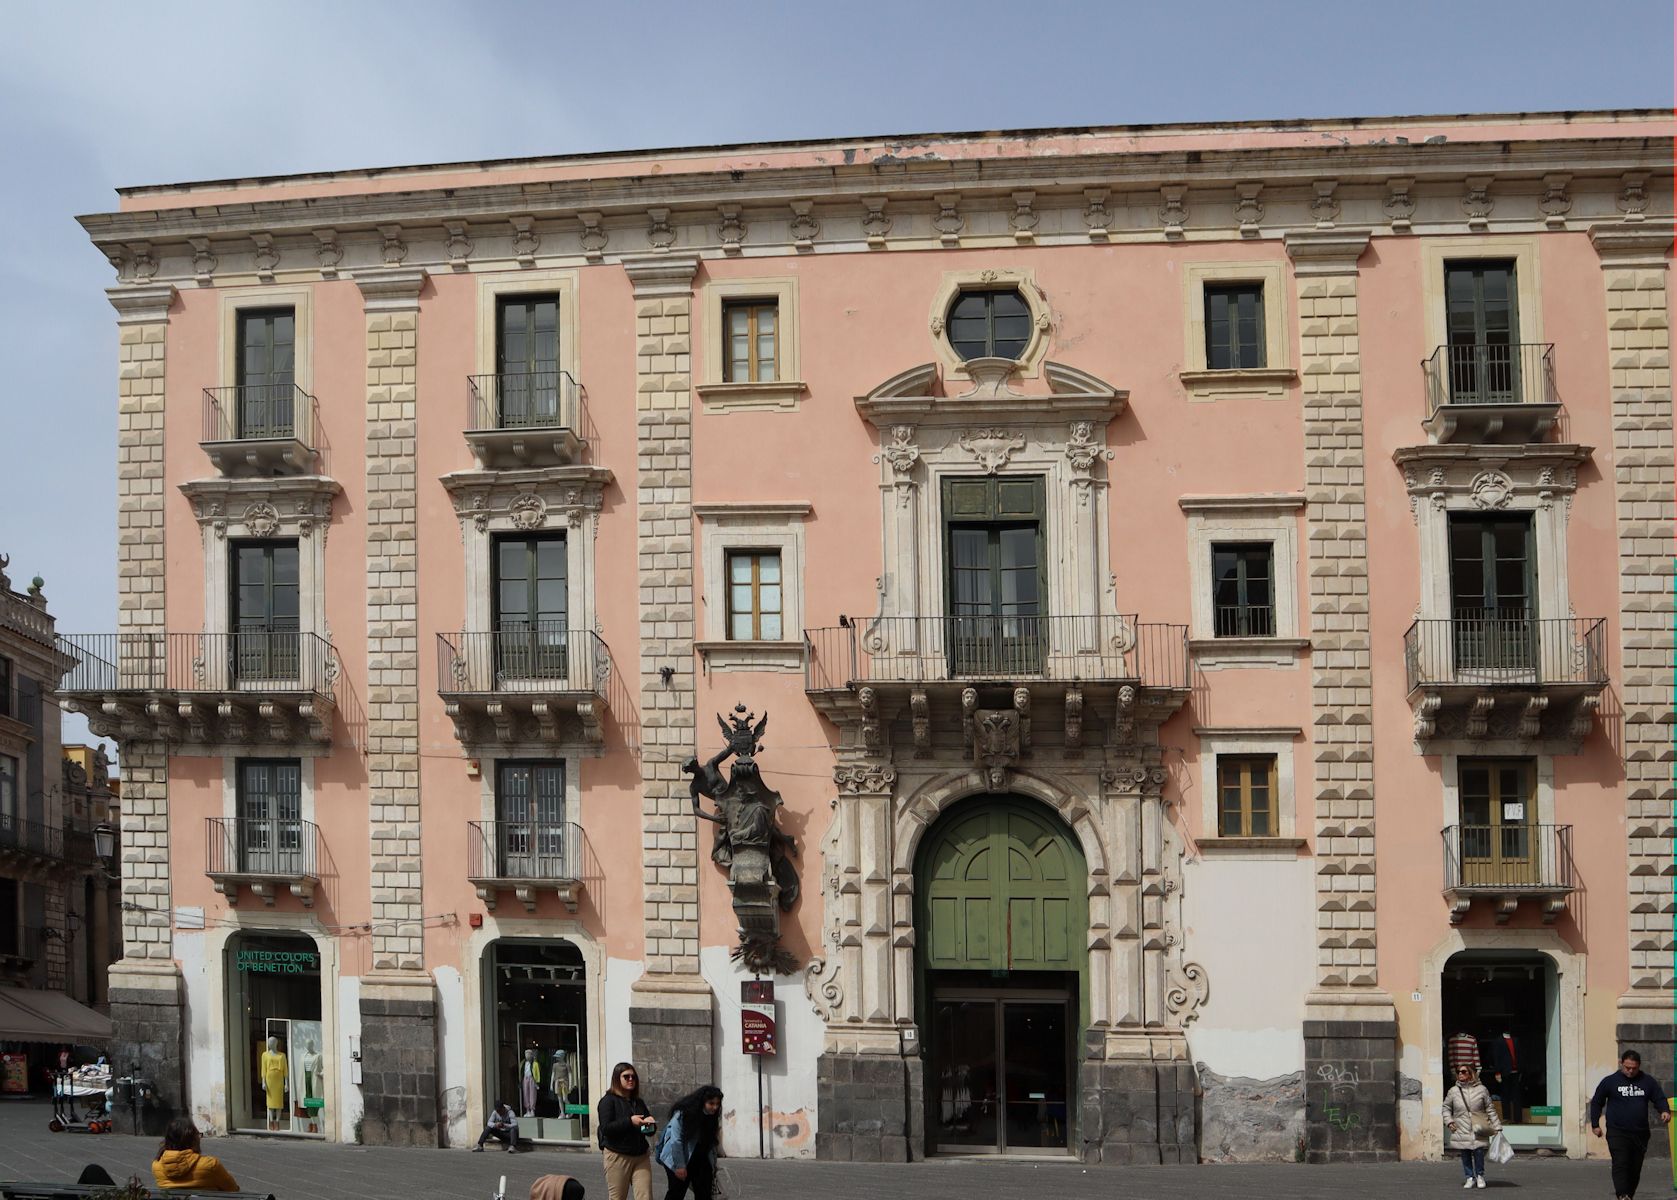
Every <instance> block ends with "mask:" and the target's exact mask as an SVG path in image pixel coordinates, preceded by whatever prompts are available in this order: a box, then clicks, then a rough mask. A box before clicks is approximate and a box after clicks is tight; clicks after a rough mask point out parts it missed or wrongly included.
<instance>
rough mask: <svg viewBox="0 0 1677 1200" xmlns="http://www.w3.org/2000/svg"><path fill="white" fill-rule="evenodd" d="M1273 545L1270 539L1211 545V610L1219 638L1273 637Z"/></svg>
mask: <svg viewBox="0 0 1677 1200" xmlns="http://www.w3.org/2000/svg"><path fill="white" fill-rule="evenodd" d="M1274 560H1275V548H1274V546H1272V545H1271V544H1270V543H1269V542H1242V543H1230V544H1214V545H1213V546H1212V547H1211V580H1212V585H1211V586H1212V589H1213V595H1212V600H1211V603H1212V610H1213V613H1214V616H1215V620H1216V631H1217V636H1218V637H1274V636H1275V590H1274V583H1275V580H1274V574H1275V568H1274Z"/></svg>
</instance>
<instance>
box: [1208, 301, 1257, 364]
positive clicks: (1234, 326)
mask: <svg viewBox="0 0 1677 1200" xmlns="http://www.w3.org/2000/svg"><path fill="white" fill-rule="evenodd" d="M1253 292H1255V293H1256V294H1257V303H1256V304H1255V305H1254V306H1253V316H1252V323H1253V329H1252V335H1253V336H1252V338H1251V342H1252V345H1251V349H1252V352H1253V354H1254V357H1255V358H1256V359H1257V361H1255V362H1243V361H1240V359H1241V357H1242V351H1243V349H1244V348H1246V345H1247V338H1246V337H1245V336H1244V331H1243V330H1242V329H1241V322H1242V320H1243V318H1242V317H1241V316H1240V314H1239V313H1238V311H1236V312H1233V313H1232V314H1231V315H1230V316H1229V317H1227V318H1226V320H1227V322H1228V338H1227V344H1226V345H1223V346H1218V345H1217V343H1216V340H1215V337H1214V331H1215V322H1214V320H1213V315H1212V308H1213V304H1214V302H1215V301H1216V300H1217V299H1218V298H1219V297H1222V298H1224V299H1225V300H1226V301H1227V302H1229V304H1230V307H1231V309H1236V308H1238V306H1237V305H1235V303H1234V302H1235V301H1236V300H1237V298H1239V297H1243V296H1245V295H1247V294H1250V293H1253ZM1202 296H1203V299H1204V302H1205V309H1206V312H1205V361H1206V369H1207V370H1212V371H1261V370H1263V369H1264V368H1265V367H1267V366H1268V365H1269V356H1268V353H1267V351H1268V347H1267V346H1266V345H1265V344H1264V283H1263V280H1261V279H1259V280H1228V281H1226V282H1219V283H1207V284H1205V286H1204V289H1203V292H1202ZM1219 352H1222V353H1226V354H1227V355H1228V356H1229V359H1230V360H1231V361H1230V362H1229V363H1227V364H1226V365H1223V366H1218V365H1215V363H1214V360H1215V358H1216V357H1217V355H1218V353H1219Z"/></svg>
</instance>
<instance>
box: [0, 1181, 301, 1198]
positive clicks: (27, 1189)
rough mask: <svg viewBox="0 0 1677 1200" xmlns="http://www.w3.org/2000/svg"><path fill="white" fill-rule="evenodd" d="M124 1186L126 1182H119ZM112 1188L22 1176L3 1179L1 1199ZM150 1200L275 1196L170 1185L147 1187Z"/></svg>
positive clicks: (76, 1195) (84, 1193) (99, 1191)
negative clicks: (23, 1178)
mask: <svg viewBox="0 0 1677 1200" xmlns="http://www.w3.org/2000/svg"><path fill="white" fill-rule="evenodd" d="M115 1186H116V1187H119V1188H120V1187H122V1186H124V1185H123V1184H120V1183H119V1184H117V1185H115ZM111 1190H112V1185H110V1184H108V1183H25V1182H23V1181H21V1180H14V1181H12V1182H9V1183H7V1182H0V1200H80V1198H81V1197H84V1196H98V1195H103V1194H104V1193H106V1192H109V1191H111ZM145 1194H146V1195H147V1196H148V1197H149V1198H150V1200H197V1198H199V1197H203V1198H205V1200H274V1194H273V1193H272V1192H201V1191H199V1190H198V1189H197V1188H171V1189H170V1190H168V1191H166V1192H165V1191H159V1190H157V1189H156V1188H147V1189H146V1193H145Z"/></svg>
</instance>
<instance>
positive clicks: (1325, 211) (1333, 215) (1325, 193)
mask: <svg viewBox="0 0 1677 1200" xmlns="http://www.w3.org/2000/svg"><path fill="white" fill-rule="evenodd" d="M1311 186H1312V188H1313V189H1314V190H1315V192H1316V196H1315V199H1313V200H1311V202H1310V213H1311V215H1312V216H1314V217H1315V218H1316V228H1317V229H1332V228H1333V223H1334V222H1335V221H1336V220H1338V219H1339V200H1338V198H1337V197H1336V196H1335V195H1334V193H1335V192H1336V191H1338V190H1339V180H1337V179H1318V180H1316V182H1315V183H1314V184H1312V185H1311Z"/></svg>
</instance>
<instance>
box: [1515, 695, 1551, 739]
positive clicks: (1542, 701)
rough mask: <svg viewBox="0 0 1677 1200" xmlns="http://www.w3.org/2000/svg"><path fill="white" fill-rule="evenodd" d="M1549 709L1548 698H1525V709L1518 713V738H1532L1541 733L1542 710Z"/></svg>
mask: <svg viewBox="0 0 1677 1200" xmlns="http://www.w3.org/2000/svg"><path fill="white" fill-rule="evenodd" d="M1548 707H1549V697H1547V696H1543V695H1535V696H1527V697H1526V707H1525V709H1524V711H1522V712H1521V713H1520V729H1519V736H1520V737H1523V738H1534V737H1536V736H1538V734H1539V733H1541V732H1542V731H1543V710H1544V709H1546V708H1548Z"/></svg>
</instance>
